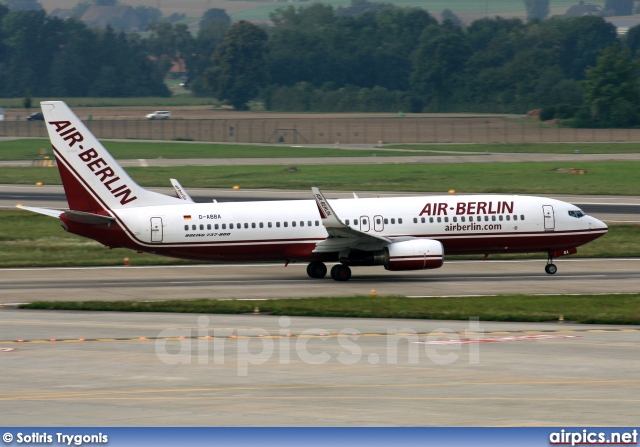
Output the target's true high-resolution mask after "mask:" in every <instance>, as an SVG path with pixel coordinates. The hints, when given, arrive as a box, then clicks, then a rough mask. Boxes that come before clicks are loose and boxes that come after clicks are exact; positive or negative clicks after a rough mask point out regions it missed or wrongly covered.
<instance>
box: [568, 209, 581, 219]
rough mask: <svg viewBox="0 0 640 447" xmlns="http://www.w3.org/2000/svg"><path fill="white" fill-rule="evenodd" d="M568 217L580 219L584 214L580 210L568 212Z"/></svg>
mask: <svg viewBox="0 0 640 447" xmlns="http://www.w3.org/2000/svg"><path fill="white" fill-rule="evenodd" d="M569 216H571V217H575V218H577V219H580V218H581V217H584V213H583V212H582V211H580V210H575V211H569Z"/></svg>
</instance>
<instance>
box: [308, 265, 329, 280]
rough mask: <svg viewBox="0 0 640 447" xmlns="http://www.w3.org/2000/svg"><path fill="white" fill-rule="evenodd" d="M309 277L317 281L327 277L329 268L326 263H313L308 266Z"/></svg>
mask: <svg viewBox="0 0 640 447" xmlns="http://www.w3.org/2000/svg"><path fill="white" fill-rule="evenodd" d="M307 275H309V277H311V278H315V279H321V278H324V277H325V276H326V275H327V266H326V265H324V262H320V261H312V262H310V263H309V265H308V266H307Z"/></svg>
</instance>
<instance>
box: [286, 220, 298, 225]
mask: <svg viewBox="0 0 640 447" xmlns="http://www.w3.org/2000/svg"><path fill="white" fill-rule="evenodd" d="M291 226H292V227H295V226H296V221H295V220H294V221H293V222H291ZM285 227H286V225H285Z"/></svg>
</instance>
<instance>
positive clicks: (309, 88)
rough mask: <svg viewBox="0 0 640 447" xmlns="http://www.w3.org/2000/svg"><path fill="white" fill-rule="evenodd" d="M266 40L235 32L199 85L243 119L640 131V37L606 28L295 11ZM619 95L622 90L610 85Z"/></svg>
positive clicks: (407, 13)
mask: <svg viewBox="0 0 640 447" xmlns="http://www.w3.org/2000/svg"><path fill="white" fill-rule="evenodd" d="M271 18H272V21H273V26H272V27H271V28H268V29H265V28H264V27H260V26H257V25H254V24H251V23H248V22H238V23H234V24H233V25H232V26H231V27H230V28H229V30H228V32H227V33H226V34H225V37H224V39H223V41H222V42H221V43H220V44H219V45H218V46H217V47H216V49H215V51H214V53H213V56H212V58H211V59H210V66H209V68H207V69H206V70H205V71H204V72H202V74H201V75H198V78H199V79H201V80H204V82H201V81H199V82H200V85H201V86H204V87H205V88H204V89H203V90H202V91H201V93H206V92H207V91H208V93H209V94H212V95H214V96H216V97H217V98H219V99H224V100H226V101H228V102H229V103H230V104H232V105H234V106H235V107H236V108H238V109H242V108H245V107H246V106H247V102H248V101H249V100H251V99H255V98H260V99H261V100H262V101H263V103H264V105H265V107H266V108H267V109H269V110H277V111H411V112H456V111H473V112H498V113H523V112H526V111H528V110H531V109H538V108H542V109H543V112H544V113H543V117H544V118H546V119H555V118H559V119H565V120H568V121H566V123H567V124H569V125H580V126H586V125H588V126H618V125H638V124H640V109H639V107H638V103H639V102H638V101H637V100H636V98H637V97H638V96H640V91H639V90H638V88H639V85H640V84H639V79H638V66H637V63H636V62H635V61H636V58H637V57H638V48H640V28H633V29H631V30H630V31H629V34H628V36H627V38H626V40H624V41H621V40H620V39H618V37H617V35H616V29H615V27H614V26H613V25H611V24H609V23H607V22H605V21H604V20H603V19H602V18H601V17H593V16H584V17H571V18H564V17H563V18H551V19H548V20H544V21H540V20H532V21H529V22H523V21H521V20H519V19H504V18H500V17H495V18H485V19H481V20H476V21H475V22H473V23H471V24H470V25H469V26H466V27H463V26H461V25H460V24H459V23H456V22H455V21H454V20H444V21H443V22H442V23H439V22H438V21H437V20H435V19H434V18H433V17H432V16H431V15H430V14H428V13H427V12H426V11H424V10H422V9H412V8H398V7H393V6H386V7H384V8H381V9H377V10H372V11H365V12H364V13H360V14H358V15H342V14H338V13H337V11H336V10H335V9H334V8H332V7H331V6H328V5H323V4H318V3H317V4H314V5H312V6H308V7H297V8H296V7H293V6H289V7H287V8H284V9H280V10H278V11H277V12H275V13H274V14H273V15H272V17H271ZM612 84H616V85H613V86H612Z"/></svg>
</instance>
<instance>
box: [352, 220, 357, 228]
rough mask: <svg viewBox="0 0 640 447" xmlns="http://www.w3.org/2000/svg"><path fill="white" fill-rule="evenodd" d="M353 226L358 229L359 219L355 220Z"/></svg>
mask: <svg viewBox="0 0 640 447" xmlns="http://www.w3.org/2000/svg"><path fill="white" fill-rule="evenodd" d="M353 225H354V226H356V227H357V226H358V219H353Z"/></svg>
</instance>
